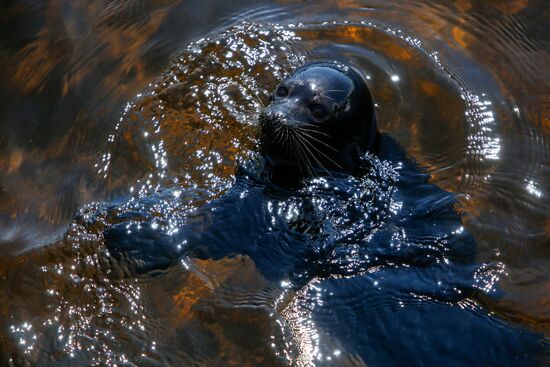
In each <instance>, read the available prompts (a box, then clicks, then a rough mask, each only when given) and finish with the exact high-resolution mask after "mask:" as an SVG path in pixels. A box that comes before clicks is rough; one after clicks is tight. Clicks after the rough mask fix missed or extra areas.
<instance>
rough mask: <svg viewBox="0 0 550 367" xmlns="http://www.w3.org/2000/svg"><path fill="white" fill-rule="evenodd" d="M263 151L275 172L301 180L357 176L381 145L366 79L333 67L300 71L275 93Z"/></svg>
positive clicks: (263, 122) (265, 116) (264, 118)
mask: <svg viewBox="0 0 550 367" xmlns="http://www.w3.org/2000/svg"><path fill="white" fill-rule="evenodd" d="M259 123H260V128H261V150H262V153H263V154H264V155H265V156H266V158H267V159H268V162H270V163H271V164H272V165H273V166H275V167H277V166H279V167H286V168H288V169H293V168H294V169H296V168H297V169H298V171H299V172H301V174H302V175H303V176H314V175H316V174H318V173H322V172H323V171H325V172H330V171H344V172H348V173H353V171H354V169H355V168H356V166H357V164H358V162H359V158H360V156H361V154H362V153H364V152H365V151H368V150H373V149H374V147H375V145H376V144H375V143H376V141H377V139H378V131H377V128H376V117H375V113H374V105H373V102H372V97H371V95H370V92H369V90H368V88H367V85H366V84H365V81H364V80H363V78H362V77H361V76H360V75H359V73H358V72H356V71H355V70H353V69H352V68H350V67H348V66H346V65H343V64H341V63H339V62H335V61H323V62H313V63H309V64H306V65H304V66H302V67H300V68H298V69H297V70H296V71H295V72H294V74H293V75H291V76H289V77H287V78H286V79H284V80H283V81H282V82H281V83H280V84H279V85H278V86H277V87H276V88H275V90H274V92H273V95H272V100H271V103H270V104H269V105H268V106H267V107H266V108H265V110H264V111H263V112H262V114H261V115H260V121H259Z"/></svg>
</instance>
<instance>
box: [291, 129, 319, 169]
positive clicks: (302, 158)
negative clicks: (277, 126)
mask: <svg viewBox="0 0 550 367" xmlns="http://www.w3.org/2000/svg"><path fill="white" fill-rule="evenodd" d="M289 136H290V137H291V138H292V141H293V142H294V143H295V144H294V147H295V151H296V152H297V153H298V158H299V160H300V161H301V162H302V163H303V166H305V169H306V170H307V173H308V174H309V175H310V176H313V175H314V173H313V165H312V163H311V162H310V160H309V158H308V157H307V154H306V152H305V151H304V150H303V149H302V147H301V144H300V142H299V141H298V139H297V136H296V135H295V134H289ZM296 143H298V144H296ZM303 166H302V164H300V165H299V166H298V167H299V168H300V171H302V173H305V172H303Z"/></svg>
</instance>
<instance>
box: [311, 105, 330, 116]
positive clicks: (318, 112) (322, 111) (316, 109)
mask: <svg viewBox="0 0 550 367" xmlns="http://www.w3.org/2000/svg"><path fill="white" fill-rule="evenodd" d="M309 111H310V112H311V116H313V118H314V119H316V120H323V119H324V118H326V117H327V116H328V111H327V109H326V108H325V107H324V106H323V105H322V104H319V103H315V104H312V105H311V106H309Z"/></svg>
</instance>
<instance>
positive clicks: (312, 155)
mask: <svg viewBox="0 0 550 367" xmlns="http://www.w3.org/2000/svg"><path fill="white" fill-rule="evenodd" d="M299 141H300V143H301V144H302V146H303V147H304V148H305V149H306V151H307V152H308V153H309V154H310V156H311V157H312V158H313V159H314V160H315V162H317V164H318V165H319V168H321V169H322V170H324V171H325V172H326V173H327V174H328V175H329V176H331V177H332V174H331V173H330V171H329V170H328V169H327V168H326V167H325V166H324V165H323V163H321V161H320V160H319V159H318V158H317V157H316V156H315V153H314V152H312V151H311V150H310V149H309V148H308V146H307V144H310V147H311V148H313V146H312V145H311V143H309V142H308V141H307V140H305V139H304V138H303V137H300V138H299ZM317 151H318V150H317ZM327 158H328V157H327ZM329 159H330V158H329Z"/></svg>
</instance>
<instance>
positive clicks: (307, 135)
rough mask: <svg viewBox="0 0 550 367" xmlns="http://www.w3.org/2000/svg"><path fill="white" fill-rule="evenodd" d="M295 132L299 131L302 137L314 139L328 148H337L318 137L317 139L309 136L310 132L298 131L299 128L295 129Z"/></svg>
mask: <svg viewBox="0 0 550 367" xmlns="http://www.w3.org/2000/svg"><path fill="white" fill-rule="evenodd" d="M296 131H297V132H299V133H300V134H301V135H302V136H303V137H304V138H306V139H311V140H313V141H316V142H318V143H320V144H323V145H324V146H325V147H327V148H329V149H332V150H333V151H335V152H337V151H338V149H336V148H335V147H333V146H332V145H330V144H328V143H327V142H324V141H322V140H320V139H317V138H316V137H314V136H311V135H310V134H308V133H307V132H305V131H300V130H299V129H296Z"/></svg>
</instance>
